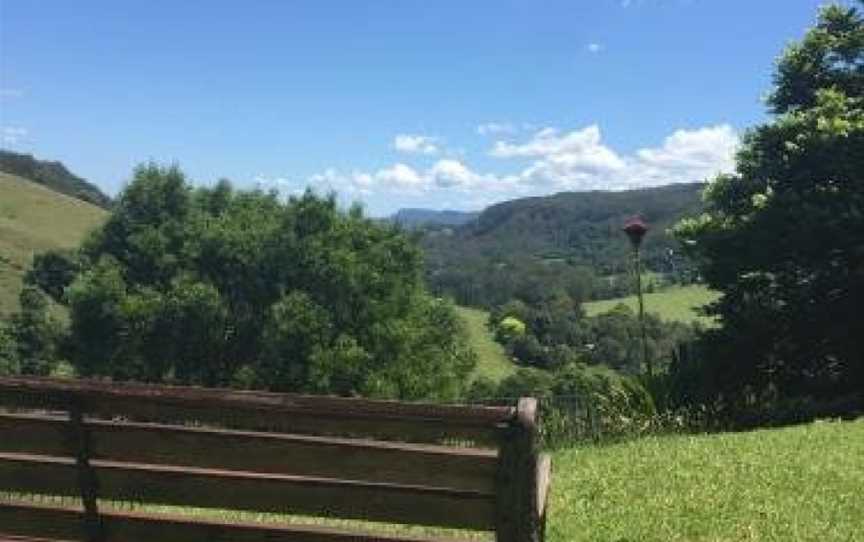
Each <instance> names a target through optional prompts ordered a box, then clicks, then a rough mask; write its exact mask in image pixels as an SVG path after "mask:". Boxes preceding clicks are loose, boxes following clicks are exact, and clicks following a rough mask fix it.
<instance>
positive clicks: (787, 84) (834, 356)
mask: <svg viewBox="0 0 864 542" xmlns="http://www.w3.org/2000/svg"><path fill="white" fill-rule="evenodd" d="M768 103H769V105H770V108H771V112H772V113H773V115H774V117H773V118H772V119H771V120H770V121H769V122H768V123H766V124H763V125H761V126H758V127H755V128H753V129H752V130H750V131H749V132H748V133H747V134H746V136H745V137H744V140H743V144H742V147H741V149H740V151H739V153H738V156H737V167H736V171H735V173H733V174H731V175H724V176H721V177H719V178H717V179H716V180H715V181H713V182H712V183H711V184H710V185H709V186H708V188H707V189H706V192H705V199H706V203H707V211H706V213H705V214H703V215H702V216H701V217H699V218H697V219H691V220H686V221H684V222H682V223H681V224H679V225H678V226H677V234H678V236H679V238H681V239H682V240H683V242H684V246H685V247H687V248H688V249H689V251H690V252H691V254H692V255H693V256H694V257H695V258H696V259H697V261H698V262H699V264H700V267H701V270H702V272H703V274H704V278H705V280H706V281H707V282H708V284H709V285H710V286H711V287H712V288H715V289H717V290H720V291H721V292H723V296H722V298H721V299H720V300H719V301H718V302H717V303H716V304H715V305H714V306H713V307H712V308H711V311H712V312H714V313H715V314H717V315H719V316H720V318H721V323H722V327H721V328H719V329H717V330H715V331H713V332H711V333H710V334H709V336H708V337H707V341H706V342H707V349H706V351H705V355H706V356H707V357H708V358H709V362H710V363H709V366H710V367H712V369H713V375H712V378H710V379H708V381H710V382H713V383H714V384H716V385H718V386H719V387H720V391H722V392H725V393H726V394H734V393H740V392H741V391H742V390H750V391H755V392H761V391H764V390H768V389H770V390H774V391H775V392H777V393H779V394H780V395H781V396H787V397H788V396H799V397H800V396H811V397H822V398H826V397H832V396H837V395H840V394H846V393H854V392H856V391H859V392H860V391H862V390H864V318H862V317H861V310H862V306H864V18H862V14H861V12H860V10H859V9H856V8H851V7H841V6H830V7H825V8H823V9H822V10H821V11H820V13H819V18H818V23H817V24H816V26H815V27H814V28H812V29H811V30H809V31H808V32H807V34H806V36H805V37H804V38H803V40H801V41H800V42H798V43H794V44H792V45H790V46H789V47H788V48H787V49H786V51H785V52H784V54H783V55H782V57H781V58H780V60H779V62H778V65H777V68H776V72H775V75H774V88H773V92H772V93H771V95H770V97H769V100H768Z"/></svg>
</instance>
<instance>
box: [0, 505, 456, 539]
mask: <svg viewBox="0 0 864 542" xmlns="http://www.w3.org/2000/svg"><path fill="white" fill-rule="evenodd" d="M102 517H103V522H104V523H103V524H104V526H105V528H106V529H105V532H106V535H107V536H106V539H105V542H153V541H158V542H174V541H183V542H460V541H456V540H445V539H441V538H435V539H434V540H433V539H431V538H418V537H409V536H399V535H384V534H372V533H362V532H360V533H358V532H356V531H351V532H348V531H344V530H340V529H333V528H328V527H319V526H311V525H308V526H306V525H284V526H276V525H267V524H258V523H237V522H232V523H230V524H229V523H225V522H220V521H210V520H202V519H199V518H189V517H181V516H172V515H163V514H159V515H151V514H141V513H133V512H117V511H104V512H103V514H102ZM81 520H82V514H81V511H80V510H78V509H75V508H71V507H58V506H45V505H38V504H31V503H15V502H0V539H2V537H3V534H9V535H16V536H18V537H25V536H39V537H43V538H44V537H46V536H50V537H52V539H54V540H58V541H59V539H65V540H84V538H85V537H84V533H83V532H82V530H81V525H82V522H81ZM11 540H35V539H24V538H11ZM39 540H42V539H39ZM43 542H44V541H43Z"/></svg>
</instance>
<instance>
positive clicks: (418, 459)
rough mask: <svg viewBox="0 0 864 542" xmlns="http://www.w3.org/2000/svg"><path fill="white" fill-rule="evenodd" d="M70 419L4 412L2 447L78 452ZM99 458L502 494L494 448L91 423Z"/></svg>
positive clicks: (55, 453) (1, 416) (92, 453)
mask: <svg viewBox="0 0 864 542" xmlns="http://www.w3.org/2000/svg"><path fill="white" fill-rule="evenodd" d="M67 424H68V421H67V420H65V419H63V418H60V417H56V416H47V415H40V414H3V413H0V452H12V453H31V454H41V455H51V456H65V455H74V449H72V448H71V447H70V444H71V443H70V442H69V439H68V438H67V437H68V429H67ZM85 426H86V428H87V431H88V434H89V453H90V457H91V458H92V459H108V460H118V461H130V462H135V463H152V464H168V465H185V466H192V467H202V468H211V469H222V470H241V471H251V472H263V473H274V474H293V475H299V476H313V477H325V478H340V479H345V480H365V481H376V482H387V483H395V484H407V485H421V486H429V487H442V488H453V489H464V490H472V491H479V492H483V493H487V494H490V495H491V494H492V493H494V479H495V468H496V462H497V453H496V452H495V451H492V450H479V449H472V448H454V447H445V446H432V445H418V444H400V443H388V442H380V441H371V440H357V439H345V438H328V437H311V436H301V435H283V434H274V433H256V432H248V431H228V430H220V429H208V428H196V427H178V426H168V425H159V424H142V423H129V422H123V423H120V422H111V421H104V420H87V422H86V424H85Z"/></svg>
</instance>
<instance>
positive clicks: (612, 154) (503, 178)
mask: <svg viewBox="0 0 864 542" xmlns="http://www.w3.org/2000/svg"><path fill="white" fill-rule="evenodd" d="M737 146H738V136H737V134H736V133H735V131H734V129H733V128H732V127H731V126H729V125H728V124H720V125H716V126H707V127H702V128H696V129H679V130H676V131H675V132H673V133H672V134H670V135H669V136H667V137H665V138H664V139H663V140H662V141H661V142H660V143H659V145H657V146H645V147H642V148H639V149H636V150H635V151H633V152H629V153H623V152H617V151H615V150H614V149H612V148H611V147H610V146H609V145H607V144H606V143H604V141H603V138H602V133H601V130H600V127H599V126H597V125H596V124H592V125H589V126H586V127H583V128H580V129H576V130H570V131H562V130H560V129H558V128H555V127H547V128H543V129H541V130H538V131H536V132H534V134H533V135H530V136H528V137H526V138H525V139H524V140H523V141H519V142H512V141H496V142H495V143H494V145H493V146H492V148H491V149H490V150H489V152H488V154H489V155H491V156H492V157H494V158H498V159H500V162H499V163H500V165H501V167H500V168H499V167H496V168H495V170H494V172H493V171H485V172H481V171H476V170H474V169H472V167H471V166H470V165H469V164H468V163H467V162H466V161H465V159H464V157H460V158H459V159H456V158H454V157H448V158H441V159H439V160H437V161H436V162H435V163H434V164H432V165H431V166H429V167H428V168H425V169H418V168H417V167H415V166H412V165H410V164H408V163H402V162H397V163H394V164H392V165H389V166H387V167H383V168H381V169H377V170H373V171H353V172H350V173H349V172H340V171H338V170H335V169H328V170H325V171H324V172H322V173H318V174H315V175H312V176H311V177H309V178H308V179H307V180H306V182H305V183H304V182H293V183H288V182H287V181H285V182H284V187H285V188H286V189H292V191H296V190H299V188H298V187H303V186H311V187H313V188H314V189H315V190H316V191H336V192H337V193H339V194H340V195H342V196H343V197H345V198H346V200H347V199H351V198H360V199H361V200H363V201H369V202H377V205H378V207H379V208H381V209H388V208H391V207H392V206H393V205H394V203H395V202H397V201H398V202H400V204H410V205H419V206H427V207H435V206H436V205H440V202H442V201H450V202H454V201H456V202H458V205H454V206H455V207H458V208H472V209H476V208H478V207H482V206H483V205H488V204H490V203H493V202H496V201H501V200H504V199H510V198H517V197H523V196H527V195H543V194H549V193H551V192H557V191H584V190H625V189H631V188H639V187H646V186H658V185H664V184H672V183H681V182H695V181H702V180H706V179H709V178H711V177H713V176H714V175H716V174H717V173H720V172H728V171H731V170H732V169H733V168H734V153H735V150H736V148H737ZM511 163H515V165H510V166H509V171H508V170H507V167H508V164H511ZM274 182H276V183H277V184H280V185H282V184H283V182H282V179H281V178H277V179H275V181H274ZM289 184H290V186H289ZM408 202H410V203H408Z"/></svg>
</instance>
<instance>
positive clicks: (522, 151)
mask: <svg viewBox="0 0 864 542" xmlns="http://www.w3.org/2000/svg"><path fill="white" fill-rule="evenodd" d="M489 154H491V155H492V156H495V157H497V158H516V157H526V158H527V157H530V158H539V159H540V161H538V163H537V164H535V165H537V166H540V167H541V168H543V167H546V166H548V169H550V170H557V171H562V172H563V171H565V170H574V171H575V170H585V171H587V172H600V171H617V170H620V169H622V168H623V167H624V162H623V160H622V159H621V158H620V157H619V156H618V155H617V154H616V153H615V151H613V150H612V149H610V148H609V147H607V146H605V145H603V143H602V142H601V135H600V127H599V126H597V125H596V124H592V125H591V126H588V127H586V128H583V129H582V130H574V131H572V132H568V133H565V134H561V133H559V131H558V130H557V129H555V128H543V129H542V130H540V131H538V132H537V133H535V134H534V136H533V137H532V138H531V140H529V141H528V142H526V143H523V144H513V143H508V142H505V141H498V142H496V143H495V146H494V147H493V148H492V150H491V151H490V152H489ZM541 162H542V164H541ZM550 173H551V171H550Z"/></svg>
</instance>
